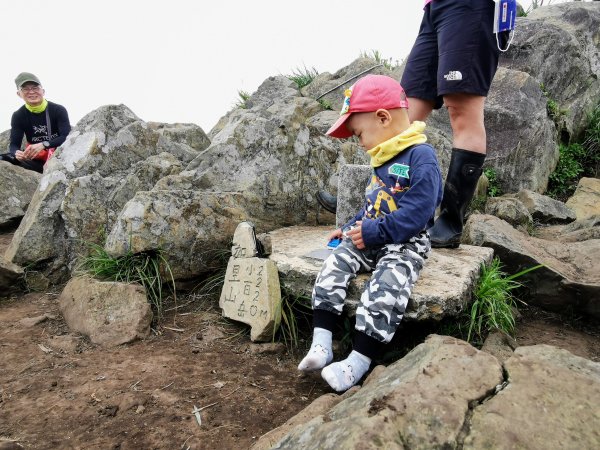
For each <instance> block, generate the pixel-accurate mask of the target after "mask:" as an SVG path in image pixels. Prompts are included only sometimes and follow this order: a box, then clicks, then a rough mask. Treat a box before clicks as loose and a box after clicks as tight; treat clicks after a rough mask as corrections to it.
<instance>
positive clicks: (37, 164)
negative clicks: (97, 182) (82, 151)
mask: <svg viewBox="0 0 600 450" xmlns="http://www.w3.org/2000/svg"><path fill="white" fill-rule="evenodd" d="M15 83H16V85H17V89H18V90H17V95H18V96H19V97H21V98H22V99H23V100H24V101H25V104H24V105H23V106H22V107H21V108H19V109H18V110H17V111H15V112H14V113H13V115H12V119H11V122H10V127H11V130H10V147H9V153H7V154H4V155H0V159H3V160H4V161H8V162H11V163H12V164H16V165H19V166H22V167H24V168H26V169H29V170H35V171H36V172H40V173H42V172H43V170H44V164H45V163H46V161H47V160H48V158H49V157H50V155H52V153H53V152H54V149H55V148H56V147H58V146H59V145H61V144H62V143H63V142H65V140H66V139H67V136H68V134H69V132H70V131H71V124H70V123H69V115H68V114H67V110H66V109H65V108H64V106H61V105H58V104H56V103H52V102H49V101H48V100H46V99H45V98H44V89H43V88H42V84H41V83H40V80H39V79H38V77H36V76H35V75H34V74H32V73H28V72H23V73H20V74H19V75H18V76H17V78H16V79H15ZM23 136H25V137H26V138H27V146H26V147H25V150H21V143H22V142H23Z"/></svg>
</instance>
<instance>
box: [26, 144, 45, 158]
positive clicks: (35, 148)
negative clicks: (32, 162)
mask: <svg viewBox="0 0 600 450" xmlns="http://www.w3.org/2000/svg"><path fill="white" fill-rule="evenodd" d="M42 150H45V147H44V144H42V143H39V144H31V145H28V146H27V147H26V148H25V151H24V152H23V159H34V158H35V157H36V156H37V155H38V153H39V152H41V151H42Z"/></svg>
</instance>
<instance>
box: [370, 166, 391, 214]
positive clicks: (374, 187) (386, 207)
mask: <svg viewBox="0 0 600 450" xmlns="http://www.w3.org/2000/svg"><path fill="white" fill-rule="evenodd" d="M385 187H386V186H385V183H384V182H383V181H381V179H380V178H379V177H378V176H377V175H375V174H373V175H372V176H371V182H370V183H369V185H368V186H367V189H366V199H367V210H366V214H365V215H366V217H367V218H369V219H374V218H377V217H380V216H382V215H384V214H389V213H391V212H393V211H396V210H397V209H398V206H397V205H396V201H395V200H394V197H392V195H391V194H390V193H389V192H387V191H386V190H385ZM376 191H377V195H376V196H375V199H374V200H375V203H373V194H374V193H375V192H376Z"/></svg>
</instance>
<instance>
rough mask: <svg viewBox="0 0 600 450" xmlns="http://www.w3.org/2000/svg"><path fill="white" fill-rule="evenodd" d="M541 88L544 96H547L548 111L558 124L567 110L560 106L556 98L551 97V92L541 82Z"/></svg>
mask: <svg viewBox="0 0 600 450" xmlns="http://www.w3.org/2000/svg"><path fill="white" fill-rule="evenodd" d="M540 89H541V90H542V94H544V97H546V111H547V112H548V116H549V117H550V118H551V119H552V120H553V121H554V122H555V123H557V124H558V122H559V121H560V119H561V118H562V117H563V116H564V115H566V114H567V110H565V109H561V108H560V106H559V105H558V103H557V102H556V100H554V99H553V98H552V97H550V93H549V92H548V91H547V90H546V87H545V86H544V85H543V84H540Z"/></svg>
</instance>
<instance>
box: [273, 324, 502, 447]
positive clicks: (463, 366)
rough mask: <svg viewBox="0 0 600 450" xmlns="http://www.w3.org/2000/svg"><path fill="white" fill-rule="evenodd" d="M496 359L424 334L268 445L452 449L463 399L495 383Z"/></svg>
mask: <svg viewBox="0 0 600 450" xmlns="http://www.w3.org/2000/svg"><path fill="white" fill-rule="evenodd" d="M502 380H503V377H502V367H501V366H500V363H499V362H498V360H497V359H496V358H494V357H493V356H491V355H489V354H488V353H485V352H481V351H478V350H476V349H475V348H473V347H472V346H470V345H469V344H467V343H466V342H463V341H460V340H457V339H454V338H450V337H447V336H436V335H431V336H429V337H428V338H427V340H426V341H425V343H423V344H420V345H419V346H417V347H416V348H415V349H413V350H412V351H411V352H410V353H409V354H408V355H406V356H405V357H404V358H403V359H401V360H400V361H397V362H395V363H394V364H392V365H390V366H389V367H388V368H387V370H386V371H385V373H384V374H382V375H380V376H379V377H378V378H377V379H375V380H373V382H370V383H369V384H368V385H366V386H363V388H362V389H360V390H358V391H357V392H356V393H355V394H354V395H352V396H351V397H349V398H346V399H345V400H343V401H341V402H339V403H338V404H337V405H335V406H334V407H333V408H331V409H330V410H329V411H327V412H325V413H321V414H320V415H316V416H314V417H313V418H312V420H308V421H307V422H306V423H304V424H301V425H298V426H296V427H295V428H294V429H293V430H292V431H291V432H290V433H288V434H287V435H286V436H285V437H283V438H282V439H281V440H280V441H279V442H278V443H277V444H275V445H274V446H273V448H274V449H298V448H302V449H332V450H333V449H341V448H343V449H365V448H389V449H404V448H423V449H425V448H428V449H432V448H439V449H442V448H455V447H456V443H457V440H458V438H459V436H460V433H461V430H462V429H463V424H464V422H465V417H466V416H467V412H468V411H469V405H470V404H471V402H475V401H477V400H479V399H481V398H484V397H485V396H486V395H488V394H489V393H490V392H492V391H493V390H494V387H495V386H497V385H498V384H500V383H502Z"/></svg>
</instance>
